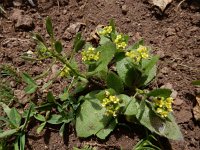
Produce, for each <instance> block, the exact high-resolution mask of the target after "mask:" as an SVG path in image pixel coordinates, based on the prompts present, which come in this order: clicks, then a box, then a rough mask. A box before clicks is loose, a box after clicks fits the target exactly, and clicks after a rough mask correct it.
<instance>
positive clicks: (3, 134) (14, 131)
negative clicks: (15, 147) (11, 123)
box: [0, 129, 18, 139]
mask: <svg viewBox="0 0 200 150" xmlns="http://www.w3.org/2000/svg"><path fill="white" fill-rule="evenodd" d="M17 132H18V130H17V129H11V130H6V131H4V132H2V133H1V134H0V139H2V138H6V137H9V136H11V135H13V134H15V133H17Z"/></svg>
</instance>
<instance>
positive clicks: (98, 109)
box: [76, 91, 113, 138]
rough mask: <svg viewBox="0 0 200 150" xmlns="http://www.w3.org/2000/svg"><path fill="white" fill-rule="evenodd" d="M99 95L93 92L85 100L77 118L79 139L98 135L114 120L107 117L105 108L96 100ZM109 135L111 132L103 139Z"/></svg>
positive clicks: (104, 135) (105, 134)
mask: <svg viewBox="0 0 200 150" xmlns="http://www.w3.org/2000/svg"><path fill="white" fill-rule="evenodd" d="M97 93H98V92H97V91H94V92H91V93H89V94H87V95H86V96H85V97H84V98H83V99H84V100H85V101H84V102H83V104H82V105H81V107H80V110H79V112H78V114H77V117H76V132H77V135H78V136H79V137H89V136H91V135H96V134H97V133H98V132H99V131H100V130H102V129H104V128H106V127H108V126H109V123H110V121H111V119H112V118H113V117H111V116H106V115H105V108H102V106H101V104H100V101H99V100H98V99H96V98H95V95H96V94H97ZM91 112H92V113H91ZM109 133H110V131H109V132H108V130H107V131H106V132H104V134H103V135H101V137H102V138H104V137H106V136H107V135H108V134H109ZM99 134H100V133H99ZM101 134H102V133H101Z"/></svg>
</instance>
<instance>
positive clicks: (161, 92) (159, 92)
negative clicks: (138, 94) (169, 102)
mask: <svg viewBox="0 0 200 150" xmlns="http://www.w3.org/2000/svg"><path fill="white" fill-rule="evenodd" d="M171 93H172V91H171V90H170V89H155V90H153V91H151V92H149V93H148V94H147V96H153V97H164V98H168V97H170V95H171Z"/></svg>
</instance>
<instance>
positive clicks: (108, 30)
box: [99, 26, 112, 36]
mask: <svg viewBox="0 0 200 150" xmlns="http://www.w3.org/2000/svg"><path fill="white" fill-rule="evenodd" d="M111 32H112V26H106V27H104V28H103V30H102V31H100V32H99V34H100V35H104V36H106V35H109V34H110V33H111Z"/></svg>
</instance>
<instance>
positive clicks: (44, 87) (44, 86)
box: [41, 80, 53, 90]
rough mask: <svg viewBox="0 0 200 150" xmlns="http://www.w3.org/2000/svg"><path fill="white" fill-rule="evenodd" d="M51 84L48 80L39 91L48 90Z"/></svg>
mask: <svg viewBox="0 0 200 150" xmlns="http://www.w3.org/2000/svg"><path fill="white" fill-rule="evenodd" d="M52 83H53V81H52V80H50V81H49V82H47V83H45V84H44V85H43V86H42V89H41V90H45V89H46V88H48V87H49V86H50V85H51V84H52Z"/></svg>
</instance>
